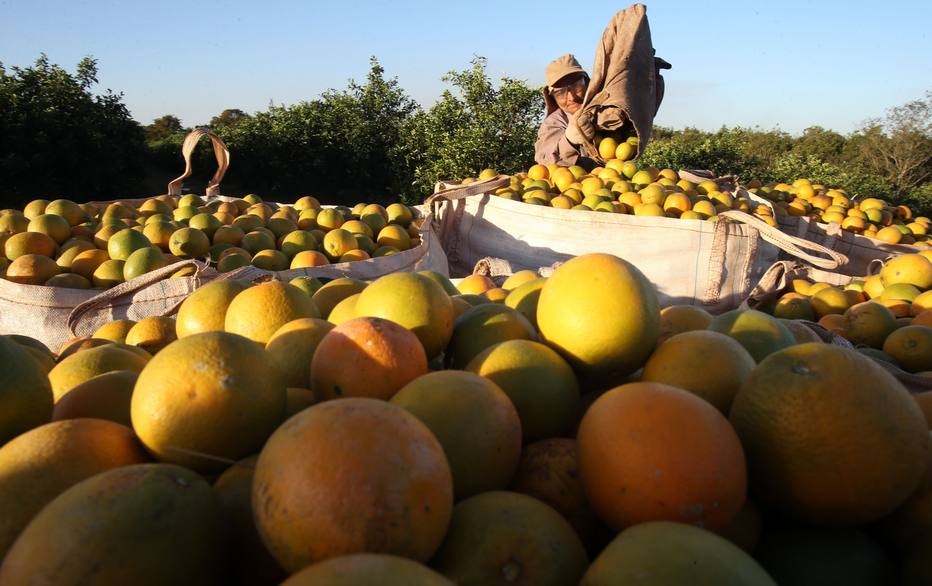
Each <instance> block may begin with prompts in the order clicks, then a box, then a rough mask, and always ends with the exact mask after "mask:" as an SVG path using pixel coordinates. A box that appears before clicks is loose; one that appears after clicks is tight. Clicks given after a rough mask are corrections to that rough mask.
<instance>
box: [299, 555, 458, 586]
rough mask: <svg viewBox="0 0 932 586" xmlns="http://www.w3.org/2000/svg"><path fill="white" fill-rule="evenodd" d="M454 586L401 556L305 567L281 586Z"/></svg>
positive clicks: (342, 559) (361, 557)
mask: <svg viewBox="0 0 932 586" xmlns="http://www.w3.org/2000/svg"><path fill="white" fill-rule="evenodd" d="M359 584H383V585H385V586H453V582H450V581H449V580H447V579H446V578H444V577H443V576H442V575H440V574H438V573H437V572H435V571H434V570H432V569H430V568H428V567H427V566H425V565H423V564H419V563H417V562H415V561H413V560H409V559H406V558H403V557H399V556H395V555H387V554H379V553H356V554H350V555H343V556H339V557H335V558H330V559H328V560H325V561H323V562H319V563H316V564H313V565H311V566H308V567H307V568H305V569H303V570H301V571H300V572H298V573H297V574H294V575H292V576H291V577H290V578H288V579H287V580H285V581H284V582H282V586H315V585H317V586H324V585H328V586H355V585H359Z"/></svg>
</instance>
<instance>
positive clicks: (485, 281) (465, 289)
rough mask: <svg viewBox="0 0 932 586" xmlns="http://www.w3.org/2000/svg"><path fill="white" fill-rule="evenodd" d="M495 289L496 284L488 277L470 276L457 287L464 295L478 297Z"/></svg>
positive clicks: (463, 279)
mask: <svg viewBox="0 0 932 586" xmlns="http://www.w3.org/2000/svg"><path fill="white" fill-rule="evenodd" d="M494 288H495V282H494V281H493V280H492V279H491V278H490V277H488V276H486V275H478V274H473V275H468V276H466V277H464V278H462V279H460V282H459V283H458V284H457V285H456V289H457V290H458V291H459V292H460V293H462V294H473V295H478V294H481V293H485V292H486V291H488V290H489V289H494Z"/></svg>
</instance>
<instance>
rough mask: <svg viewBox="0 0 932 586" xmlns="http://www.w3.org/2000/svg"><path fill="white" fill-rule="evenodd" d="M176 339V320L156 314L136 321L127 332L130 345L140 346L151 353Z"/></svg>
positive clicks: (127, 341) (127, 340)
mask: <svg viewBox="0 0 932 586" xmlns="http://www.w3.org/2000/svg"><path fill="white" fill-rule="evenodd" d="M176 339H177V335H176V334H175V320H174V319H172V318H170V317H165V316H159V315H154V316H150V317H144V318H142V319H141V320H139V321H138V322H136V323H135V324H134V325H133V327H131V328H130V329H129V331H128V332H126V340H125V342H126V343H127V344H129V345H130V346H139V347H140V348H142V349H143V350H145V351H146V352H148V353H149V354H155V353H156V352H158V351H159V350H161V349H162V348H164V347H165V346H167V345H168V344H170V343H171V342H173V341H175V340H176Z"/></svg>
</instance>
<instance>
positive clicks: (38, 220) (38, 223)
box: [27, 214, 71, 244]
mask: <svg viewBox="0 0 932 586" xmlns="http://www.w3.org/2000/svg"><path fill="white" fill-rule="evenodd" d="M27 231H29V232H41V233H42V234H45V235H46V236H49V237H50V238H51V239H52V240H54V241H55V242H56V243H58V244H61V243H62V242H64V241H65V240H68V239H69V238H71V224H69V223H68V220H66V219H65V218H63V217H61V216H57V215H55V214H40V215H38V216H36V217H34V218H32V219H31V220H30V221H29V226H28V228H27Z"/></svg>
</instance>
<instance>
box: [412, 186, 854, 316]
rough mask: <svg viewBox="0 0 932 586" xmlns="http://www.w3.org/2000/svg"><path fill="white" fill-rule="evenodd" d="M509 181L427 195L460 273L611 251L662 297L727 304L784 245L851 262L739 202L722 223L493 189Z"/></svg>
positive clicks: (811, 256) (812, 257)
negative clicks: (516, 197)
mask: <svg viewBox="0 0 932 586" xmlns="http://www.w3.org/2000/svg"><path fill="white" fill-rule="evenodd" d="M508 181H509V179H508V177H507V176H499V177H496V178H492V179H488V180H485V181H478V182H473V183H469V184H463V185H458V184H453V183H440V184H438V186H437V189H436V191H435V193H434V195H433V196H431V197H430V198H429V200H428V206H429V207H430V209H431V210H432V212H433V215H434V217H435V218H436V221H437V232H438V233H439V236H440V242H441V243H442V244H443V248H444V251H445V253H446V255H447V259H448V261H449V263H450V270H451V274H453V275H454V276H463V275H467V274H470V273H472V271H473V269H474V267H475V265H476V263H477V262H479V261H481V260H483V259H487V258H498V259H503V260H505V261H507V263H508V265H509V266H510V267H511V268H513V269H514V270H523V269H531V270H538V269H540V268H541V267H550V266H553V265H554V264H556V263H560V262H565V261H566V260H569V259H570V258H572V257H574V256H578V255H581V254H586V253H590V252H607V253H611V254H615V255H617V256H619V257H621V258H625V259H626V260H628V261H630V262H632V263H633V264H635V266H637V267H638V268H639V269H640V270H641V271H643V272H644V274H645V275H646V276H647V277H648V278H649V279H650V280H651V282H652V283H653V284H654V286H655V287H656V288H657V292H658V295H659V296H660V300H661V304H662V305H673V304H695V305H700V306H702V307H704V308H705V309H707V310H708V311H710V312H713V313H720V312H722V311H727V310H729V309H733V308H735V307H737V306H738V305H739V304H740V303H741V302H742V301H743V300H744V299H745V298H746V297H747V296H748V294H750V292H751V290H752V289H753V287H754V286H755V285H756V284H757V282H758V281H759V280H760V278H761V277H762V276H763V274H764V272H765V271H766V270H767V269H768V268H769V267H770V266H771V265H772V264H773V263H774V262H776V261H777V260H778V256H779V255H780V253H781V251H783V252H784V253H786V254H789V255H791V256H792V257H794V258H799V259H802V260H805V261H806V262H809V263H811V264H813V265H814V266H819V267H821V268H824V269H826V270H833V269H836V268H838V267H839V266H842V265H843V264H844V263H845V262H846V261H847V259H846V258H845V256H844V255H843V254H840V253H838V252H835V251H832V250H829V249H828V248H826V247H824V246H821V245H819V244H816V243H812V242H808V241H806V240H803V239H801V238H796V237H792V236H789V235H786V234H784V233H782V232H780V231H779V230H777V229H775V228H773V227H772V226H769V225H767V224H766V223H765V222H763V221H762V220H760V219H758V218H755V217H753V216H751V215H750V214H746V213H744V212H741V211H738V210H731V211H728V212H725V213H722V214H720V218H721V220H720V221H718V222H705V221H700V220H682V219H673V218H665V217H638V216H630V215H624V214H605V213H598V212H590V211H576V210H573V211H567V210H561V209H555V208H550V207H544V206H532V205H527V204H525V203H523V202H517V201H510V200H507V199H504V198H500V197H496V196H494V195H493V192H494V190H495V189H498V188H500V187H502V186H504V185H507V184H508Z"/></svg>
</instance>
